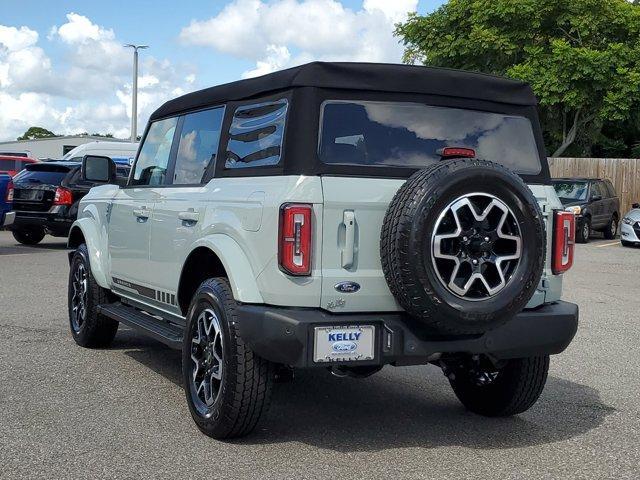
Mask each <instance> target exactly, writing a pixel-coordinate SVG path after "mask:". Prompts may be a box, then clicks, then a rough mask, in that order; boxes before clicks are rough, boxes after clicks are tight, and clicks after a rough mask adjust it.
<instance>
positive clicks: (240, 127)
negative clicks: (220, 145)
mask: <svg viewBox="0 0 640 480" xmlns="http://www.w3.org/2000/svg"><path fill="white" fill-rule="evenodd" d="M286 116H287V101H286V100H278V101H276V102H268V103H259V104H255V105H244V106H241V107H238V108H237V109H236V111H235V113H234V114H233V120H232V121H231V127H230V129H229V143H228V144H227V152H226V158H225V168H247V167H262V166H268V165H277V164H278V163H280V156H281V153H282V139H283V138H284V127H285V122H286Z"/></svg>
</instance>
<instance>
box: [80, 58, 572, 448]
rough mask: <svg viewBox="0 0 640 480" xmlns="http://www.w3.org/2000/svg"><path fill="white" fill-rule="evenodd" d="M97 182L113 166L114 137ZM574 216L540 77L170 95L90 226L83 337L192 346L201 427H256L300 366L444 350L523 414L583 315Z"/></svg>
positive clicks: (248, 85) (458, 377) (366, 366)
mask: <svg viewBox="0 0 640 480" xmlns="http://www.w3.org/2000/svg"><path fill="white" fill-rule="evenodd" d="M82 172H83V173H82V175H83V176H84V178H85V179H87V180H92V181H101V182H112V183H115V182H113V180H114V178H115V175H114V165H113V162H112V161H111V160H110V159H109V158H107V157H98V156H86V157H85V158H84V159H83V169H82ZM573 222H574V219H573V214H571V213H569V212H565V211H562V205H561V203H560V202H559V200H558V197H557V196H556V193H555V191H554V188H553V186H552V185H551V184H550V178H549V167H548V164H547V160H546V157H545V149H544V145H543V140H542V135H541V129H540V126H539V121H538V117H537V113H536V99H535V97H534V95H533V93H532V91H531V89H530V88H529V87H528V86H527V85H526V84H523V83H520V82H516V81H512V80H507V79H503V78H498V77H493V76H488V75H481V74H473V73H468V72H461V71H455V70H447V69H434V68H427V67H416V66H406V65H386V64H357V63H311V64H307V65H303V66H300V67H295V68H292V69H288V70H283V71H280V72H276V73H272V74H269V75H265V76H262V77H259V78H253V79H248V80H242V81H238V82H234V83H230V84H227V85H222V86H217V87H213V88H208V89H205V90H202V91H198V92H194V93H190V94H188V95H184V96H182V97H180V98H177V99H175V100H171V101H169V102H167V103H165V104H164V105H162V106H161V107H160V108H159V109H158V110H157V111H156V112H155V113H153V115H152V116H151V119H150V121H149V124H148V126H147V128H146V131H145V133H144V136H143V138H142V142H141V146H140V149H139V151H138V154H137V157H136V159H135V163H134V165H133V169H132V172H131V175H130V177H129V179H128V181H127V183H126V185H115V184H108V185H102V186H99V187H95V188H93V189H92V190H91V191H90V193H89V194H88V195H87V196H86V197H84V199H83V200H82V202H81V205H80V209H79V215H78V220H77V221H76V222H75V223H74V225H73V227H72V229H71V232H70V235H69V246H70V247H72V248H73V249H74V250H73V251H72V252H71V254H70V264H71V271H70V276H69V319H70V326H71V332H72V334H73V338H74V339H75V341H76V342H77V343H78V344H79V345H82V346H84V347H100V346H106V345H108V344H109V343H110V342H111V341H112V340H113V339H114V336H115V335H116V331H117V329H118V325H119V323H123V324H125V325H127V326H129V327H132V328H134V329H138V330H139V331H141V332H144V333H146V334H148V335H150V336H152V337H154V338H156V339H158V340H160V341H162V342H165V343H166V344H168V345H169V346H171V347H174V348H177V349H181V350H182V371H183V381H184V389H185V393H186V398H187V403H188V405H189V409H190V411H191V414H192V416H193V418H194V420H195V422H196V423H197V425H198V427H199V428H200V429H201V430H202V431H203V432H204V433H206V434H207V435H210V436H212V437H215V438H231V437H238V436H242V435H246V434H248V433H249V432H251V431H252V429H253V428H254V427H255V426H256V424H257V422H258V420H259V417H260V416H261V414H262V413H263V412H264V411H266V409H267V406H268V402H269V396H270V392H271V387H272V384H273V383H274V381H277V380H278V379H282V378H291V372H292V371H293V369H295V368H328V369H330V370H331V371H332V372H333V373H335V374H337V375H343V376H344V375H348V376H353V377H363V376H368V375H371V374H373V373H375V372H377V371H378V370H380V369H381V368H382V367H383V366H384V365H394V366H402V365H426V364H433V365H436V366H438V367H440V368H442V370H443V371H444V373H445V375H446V376H447V377H448V378H449V381H450V383H451V385H452V387H453V390H454V391H455V394H456V395H457V397H458V398H459V399H460V401H461V402H462V403H463V404H464V406H465V407H466V408H468V409H469V410H471V411H473V412H476V413H479V414H481V415H487V416H506V415H513V414H517V413H520V412H524V411H525V410H527V409H528V408H529V407H531V406H532V405H533V404H534V403H535V401H536V400H537V399H538V397H539V395H540V393H541V392H542V389H543V387H544V384H545V382H546V378H547V371H548V367H549V355H551V354H557V353H560V352H562V351H563V350H564V349H565V348H566V347H567V345H568V344H569V343H570V342H571V340H572V338H573V336H574V334H575V332H576V329H577V324H578V308H577V306H576V305H573V304H570V303H566V302H563V301H561V300H560V296H561V285H562V275H561V274H562V273H563V272H564V271H566V270H567V269H568V268H569V267H570V266H571V264H572V261H573V242H574V223H573Z"/></svg>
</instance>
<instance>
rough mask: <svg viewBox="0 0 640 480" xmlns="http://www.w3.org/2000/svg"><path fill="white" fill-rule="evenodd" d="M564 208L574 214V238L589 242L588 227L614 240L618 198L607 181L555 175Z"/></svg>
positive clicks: (616, 229)
mask: <svg viewBox="0 0 640 480" xmlns="http://www.w3.org/2000/svg"><path fill="white" fill-rule="evenodd" d="M553 185H554V187H555V189H556V193H557V194H558V197H560V201H561V202H562V205H563V206H564V207H565V209H566V210H567V211H569V212H573V213H574V214H575V216H576V241H577V242H580V243H586V242H588V241H589V237H590V234H591V230H596V231H599V232H603V233H604V238H607V239H614V238H616V233H617V232H618V223H619V222H620V199H619V198H618V195H617V193H616V190H615V188H613V184H612V183H611V181H610V180H601V179H599V178H556V179H554V180H553Z"/></svg>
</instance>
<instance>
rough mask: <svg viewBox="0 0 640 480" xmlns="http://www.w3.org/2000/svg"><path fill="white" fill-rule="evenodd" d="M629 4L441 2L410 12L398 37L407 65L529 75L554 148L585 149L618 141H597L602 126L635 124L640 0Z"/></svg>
mask: <svg viewBox="0 0 640 480" xmlns="http://www.w3.org/2000/svg"><path fill="white" fill-rule="evenodd" d="M634 3H635V2H634ZM634 3H631V2H628V1H627V0H449V2H447V3H446V4H444V5H442V6H441V7H440V8H439V9H437V10H436V11H434V12H433V13H430V14H428V15H425V16H420V15H417V14H412V15H411V16H410V17H409V18H408V19H407V21H406V22H405V23H401V24H399V25H397V29H396V34H397V35H399V36H401V37H402V39H403V41H404V44H405V47H406V48H405V55H404V60H405V61H406V62H408V63H418V62H420V63H424V64H426V65H433V66H444V67H452V68H462V69H466V70H474V71H480V72H485V73H491V74H497V75H506V76H508V77H512V78H516V79H520V80H524V81H526V82H529V83H530V84H531V86H532V88H533V90H534V92H535V93H536V95H537V97H538V99H539V101H540V113H541V120H542V124H543V129H544V133H545V140H546V142H547V144H548V145H549V146H550V147H551V148H552V150H551V151H553V155H554V156H559V155H562V154H563V153H565V152H566V151H567V149H569V147H571V150H572V151H574V152H576V153H580V154H585V153H590V152H591V149H592V147H593V146H594V145H595V144H598V143H602V144H603V145H604V144H606V143H607V141H609V140H614V142H613V143H615V141H618V140H621V139H620V138H614V139H610V138H608V137H607V138H606V140H607V141H603V138H604V137H603V127H605V126H607V125H612V124H615V125H618V126H621V125H627V126H628V127H629V128H631V127H630V126H631V125H636V126H637V122H632V121H631V119H632V116H633V113H634V111H637V109H638V107H639V105H640V6H637V5H635V4H634ZM634 128H635V127H634ZM613 130H615V128H614V129H613ZM637 132H638V130H637V128H636V129H635V133H636V134H637ZM637 139H638V137H637V136H636V142H637ZM609 143H611V142H609ZM613 143H611V145H610V146H611V147H612V148H613V147H614V145H613ZM632 143H633V142H632ZM626 145H627V146H628V147H629V149H630V145H629V144H626ZM618 147H620V145H618ZM605 150H606V149H605Z"/></svg>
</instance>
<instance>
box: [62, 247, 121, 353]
mask: <svg viewBox="0 0 640 480" xmlns="http://www.w3.org/2000/svg"><path fill="white" fill-rule="evenodd" d="M68 295H69V296H68V304H69V306H68V308H69V326H70V327H71V334H72V335H73V339H74V340H75V342H76V343H77V344H78V345H80V346H82V347H88V348H96V347H106V346H108V345H109V344H110V343H111V342H112V341H113V338H114V337H115V336H116V332H117V331H118V322H116V321H115V320H112V319H110V318H107V317H105V316H104V315H102V314H100V313H98V306H99V305H103V304H106V303H110V302H111V301H112V300H113V299H112V298H111V294H110V292H109V291H108V290H106V289H104V288H102V287H101V286H100V285H98V284H97V283H96V281H95V279H94V278H93V274H92V273H91V266H90V264H89V252H88V251H87V246H86V245H85V244H82V245H80V246H79V247H78V249H77V250H76V251H75V253H74V254H73V258H72V259H71V269H70V271H69V293H68Z"/></svg>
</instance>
